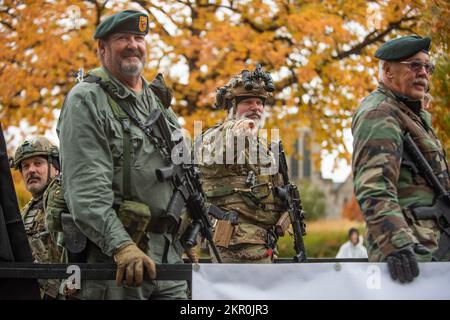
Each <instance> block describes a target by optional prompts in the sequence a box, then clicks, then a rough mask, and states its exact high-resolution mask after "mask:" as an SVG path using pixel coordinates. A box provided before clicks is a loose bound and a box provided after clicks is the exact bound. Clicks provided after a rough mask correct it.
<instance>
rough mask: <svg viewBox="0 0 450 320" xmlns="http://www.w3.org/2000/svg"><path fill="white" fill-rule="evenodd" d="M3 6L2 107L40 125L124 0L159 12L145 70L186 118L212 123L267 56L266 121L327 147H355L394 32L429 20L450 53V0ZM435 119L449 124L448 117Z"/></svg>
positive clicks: (437, 43)
mask: <svg viewBox="0 0 450 320" xmlns="http://www.w3.org/2000/svg"><path fill="white" fill-rule="evenodd" d="M0 6H1V8H0V33H1V39H2V41H1V42H0V116H1V119H2V122H5V123H4V126H5V127H7V126H9V125H14V126H15V125H18V124H19V123H20V121H22V120H25V121H27V123H29V124H30V125H36V126H37V129H38V130H41V131H42V130H45V129H46V128H49V127H50V126H51V124H52V121H53V120H54V113H53V112H52V111H53V110H55V109H58V108H60V106H61V104H62V101H63V98H64V95H65V94H66V93H67V92H68V90H69V89H70V88H71V87H72V86H73V85H74V83H75V74H76V72H77V70H78V69H79V68H81V67H83V68H84V69H85V70H88V69H90V68H92V67H94V66H96V65H97V64H98V61H97V59H96V56H95V47H96V44H95V42H94V40H93V39H92V35H93V31H94V29H95V27H96V25H97V24H98V23H99V21H100V20H101V18H102V17H104V16H105V15H109V14H111V13H113V12H116V11H119V10H122V9H126V8H135V9H138V10H144V11H146V12H147V13H148V14H149V15H150V17H151V24H150V27H151V30H150V35H149V36H148V61H149V63H148V66H147V68H146V76H147V77H149V78H151V77H152V76H153V75H154V74H155V73H156V71H157V70H160V71H162V72H163V73H164V75H165V76H166V79H167V81H168V82H169V84H170V85H171V86H172V87H173V88H174V92H175V100H174V109H175V110H176V112H177V113H178V114H180V115H181V116H183V118H184V121H185V127H186V128H187V129H188V130H192V128H193V121H194V120H203V121H204V122H205V123H204V128H205V126H210V125H211V124H213V123H215V122H216V121H217V120H219V119H220V118H222V117H223V116H224V112H223V111H222V112H212V110H211V107H212V104H213V101H214V96H215V88H216V87H218V86H221V85H224V84H225V82H226V81H227V80H228V79H229V78H230V77H231V76H232V75H234V74H236V73H237V72H239V71H240V70H242V69H243V68H244V67H246V66H248V67H250V68H253V67H254V65H255V64H256V63H261V64H262V65H263V66H264V67H265V68H266V69H267V70H270V71H271V72H272V74H273V76H274V80H275V84H276V88H277V94H276V97H275V98H276V99H275V103H274V106H273V108H272V109H270V112H271V113H272V115H273V117H272V118H271V121H270V123H269V127H277V128H280V129H281V134H282V137H283V138H284V139H285V140H288V141H293V140H294V139H295V137H296V130H294V129H295V128H296V127H300V126H306V127H310V128H311V129H312V131H313V132H314V140H315V142H316V143H318V144H319V145H320V147H321V149H323V150H326V151H328V152H331V151H337V154H338V156H339V157H341V158H346V159H349V153H348V151H347V150H346V147H345V145H344V143H343V139H344V130H345V129H346V128H349V126H350V118H351V114H352V112H353V110H354V109H355V107H356V106H357V105H358V102H359V100H360V99H361V98H362V97H364V96H365V95H367V94H368V92H370V91H371V90H372V89H374V88H375V86H376V75H377V70H376V64H377V61H376V60H375V59H373V53H374V51H375V49H376V48H377V47H378V46H379V45H380V44H381V43H382V42H383V41H384V40H386V39H388V38H392V37H396V36H398V35H403V34H410V33H419V34H422V33H423V32H425V33H429V34H432V36H433V40H434V43H433V48H438V49H439V50H443V52H447V53H448V42H446V41H448V32H447V33H445V32H444V34H447V36H446V37H445V36H442V35H439V34H442V30H444V29H445V30H447V28H448V24H447V25H446V24H445V22H444V21H445V19H441V17H442V16H443V17H448V8H449V4H448V2H447V1H445V0H432V1H417V0H412V1H404V0H386V1H362V0H356V1H341V0H330V1H319V0H309V1H301V2H300V1H293V0H283V1H281V0H254V1H246V0H240V1H237V0H235V1H233V0H227V1H222V0H210V1H206V0H166V1H118V0H117V1H112V0H110V1H104V0H103V1H96V0H89V1H69V0H63V1H44V0H37V1H12V0H5V1H3V2H2V4H1V5H0ZM74 13H75V14H74ZM436 15H440V17H439V18H438V19H436ZM446 21H448V19H447V20H446ZM445 50H447V51H445ZM444 64H445V61H444ZM447 66H448V59H447ZM447 74H448V73H447ZM445 76H446V75H443V76H442V77H443V78H442V77H441V80H440V81H441V82H440V83H441V85H436V86H435V87H433V89H432V90H439V91H436V92H433V91H432V93H433V95H435V96H436V97H435V98H436V100H435V101H436V102H438V103H439V107H436V108H440V109H439V110H440V112H444V110H445V107H446V106H448V81H447V82H446V83H445ZM437 81H439V80H437ZM446 85H447V87H446ZM435 88H436V89H435ZM440 99H444V103H447V104H444V105H441V104H440V103H441V101H442V100H440ZM445 99H447V100H445ZM438 103H436V105H437V104H438ZM445 119H447V120H448V116H447V118H446V117H441V119H437V120H436V121H438V122H439V121H444V120H445ZM437 126H438V127H439V128H441V129H440V131H439V132H440V134H441V135H447V132H448V130H447V131H446V130H445V128H448V123H447V125H445V124H443V125H442V126H441V124H440V123H437ZM285 145H286V146H287V148H288V149H289V147H290V144H287V143H286V144H285ZM288 151H289V150H288ZM313 156H314V157H315V159H316V160H318V159H319V153H315V154H313Z"/></svg>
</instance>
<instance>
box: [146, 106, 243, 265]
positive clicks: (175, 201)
mask: <svg viewBox="0 0 450 320" xmlns="http://www.w3.org/2000/svg"><path fill="white" fill-rule="evenodd" d="M144 125H145V127H146V129H147V130H150V131H151V134H152V135H153V136H154V137H157V139H158V144H159V145H160V146H161V147H162V148H163V149H164V150H165V151H164V154H165V155H166V158H167V159H166V160H167V162H168V163H169V166H167V167H165V168H159V169H156V171H155V173H156V176H157V178H158V180H160V181H166V180H172V182H173V185H174V194H173V196H172V199H171V200H170V203H169V206H168V208H167V214H168V216H169V217H171V218H173V219H174V221H175V223H179V220H180V215H181V212H182V210H183V208H184V207H185V206H186V208H187V210H188V211H189V214H190V216H191V218H192V219H193V222H192V224H191V225H190V226H189V227H188V229H187V230H186V232H185V233H184V234H183V236H182V239H181V240H182V243H183V244H184V245H185V246H187V247H188V248H192V247H194V246H195V245H196V244H197V235H198V234H199V233H200V234H201V235H202V236H203V237H204V238H206V239H207V240H208V241H209V244H210V247H211V249H212V251H213V253H214V256H215V258H216V259H217V262H219V263H221V262H222V258H221V257H220V253H219V251H218V250H217V247H216V245H215V244H214V242H213V236H212V231H211V229H212V225H211V221H210V219H209V215H212V216H214V217H216V218H218V219H221V220H231V221H233V220H235V219H236V218H237V213H235V212H233V211H230V212H223V211H222V210H221V209H219V208H218V207H216V206H214V205H211V204H208V203H207V202H206V196H205V193H204V191H203V187H202V183H201V181H200V171H199V169H198V168H197V167H196V166H194V165H193V164H191V163H190V161H186V162H182V163H180V164H174V162H173V161H172V160H171V155H175V154H178V156H180V159H183V156H186V155H185V154H183V153H184V152H188V151H189V150H190V148H188V146H187V144H186V142H185V140H184V138H183V135H182V134H181V132H178V133H179V135H178V137H177V136H176V135H175V133H176V132H173V130H172V129H171V128H170V127H169V124H168V122H167V121H166V119H165V117H164V116H163V115H162V112H161V110H160V109H159V108H155V109H154V110H152V112H151V113H150V116H149V119H148V121H147V122H146V123H145V124H144Z"/></svg>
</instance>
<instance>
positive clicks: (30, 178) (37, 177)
mask: <svg viewBox="0 0 450 320" xmlns="http://www.w3.org/2000/svg"><path fill="white" fill-rule="evenodd" d="M33 179H37V180H40V179H41V178H40V177H39V176H37V175H34V174H31V175H30V176H29V177H28V179H27V183H29V182H30V181H31V180H33Z"/></svg>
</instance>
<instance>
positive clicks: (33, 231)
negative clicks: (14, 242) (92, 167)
mask: <svg viewBox="0 0 450 320" xmlns="http://www.w3.org/2000/svg"><path fill="white" fill-rule="evenodd" d="M22 219H23V223H24V226H25V232H26V234H27V237H28V242H29V244H30V247H31V251H32V254H33V259H34V262H36V263H60V262H61V251H60V249H59V248H58V246H57V244H56V239H55V238H56V236H55V234H51V233H50V232H49V231H48V230H47V228H46V227H45V214H44V210H43V201H42V197H40V198H38V199H32V200H30V201H29V202H28V203H27V204H26V205H25V207H24V208H23V209H22ZM59 285H60V281H59V280H56V279H40V280H39V286H40V289H41V295H42V296H43V295H44V294H46V295H48V296H50V297H52V298H56V297H57V296H58V290H59Z"/></svg>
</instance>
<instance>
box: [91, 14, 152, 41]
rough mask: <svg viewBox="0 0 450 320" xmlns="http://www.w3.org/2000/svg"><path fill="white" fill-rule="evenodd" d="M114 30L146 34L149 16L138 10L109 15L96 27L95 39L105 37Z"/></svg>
mask: <svg viewBox="0 0 450 320" xmlns="http://www.w3.org/2000/svg"><path fill="white" fill-rule="evenodd" d="M114 32H124V33H133V34H141V35H146V34H147V33H148V16H147V15H146V14H145V13H142V12H140V11H136V10H125V11H121V12H118V13H116V14H113V15H112V16H109V17H108V18H106V19H105V20H103V21H102V22H101V23H100V24H99V25H98V26H97V29H95V33H94V39H103V38H105V37H106V36H107V35H110V34H111V33H114Z"/></svg>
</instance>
